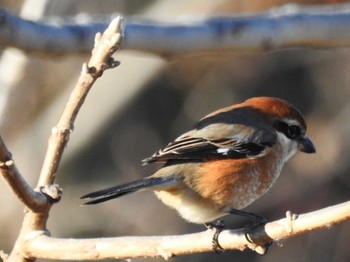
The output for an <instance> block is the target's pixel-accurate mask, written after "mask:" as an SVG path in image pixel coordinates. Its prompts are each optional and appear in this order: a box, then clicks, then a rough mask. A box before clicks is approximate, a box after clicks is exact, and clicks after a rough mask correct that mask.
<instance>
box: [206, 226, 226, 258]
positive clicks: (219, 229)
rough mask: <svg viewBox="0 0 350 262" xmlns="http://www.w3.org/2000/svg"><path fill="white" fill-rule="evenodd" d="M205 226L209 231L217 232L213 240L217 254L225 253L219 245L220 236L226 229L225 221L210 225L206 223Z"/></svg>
mask: <svg viewBox="0 0 350 262" xmlns="http://www.w3.org/2000/svg"><path fill="white" fill-rule="evenodd" d="M204 225H205V226H206V227H207V228H208V229H214V230H215V232H214V235H213V239H212V245H213V249H214V251H215V253H221V251H223V250H224V249H223V248H222V246H221V245H220V244H219V235H220V233H221V231H222V230H224V228H225V222H224V220H222V219H220V220H219V221H217V222H216V223H213V222H209V223H205V224H204Z"/></svg>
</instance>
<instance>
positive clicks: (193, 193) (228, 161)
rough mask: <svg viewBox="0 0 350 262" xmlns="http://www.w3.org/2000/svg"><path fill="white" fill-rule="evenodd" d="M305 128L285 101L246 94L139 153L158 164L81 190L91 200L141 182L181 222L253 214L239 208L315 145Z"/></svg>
mask: <svg viewBox="0 0 350 262" xmlns="http://www.w3.org/2000/svg"><path fill="white" fill-rule="evenodd" d="M306 129H307V125H306V122H305V120H304V117H303V116H302V114H301V113H300V111H299V110H298V109H296V108H295V107H294V106H293V105H291V104H290V103H288V102H287V101H285V100H282V99H279V98H273V97H253V98H250V99H247V100H245V101H244V102H242V103H239V104H235V105H232V106H228V107H225V108H222V109H219V110H217V111H215V112H213V113H210V114H208V115H206V116H205V117H203V118H202V119H200V120H199V121H198V122H197V124H195V125H194V126H193V128H192V129H191V130H190V131H188V132H186V133H184V134H182V135H181V136H179V137H178V138H176V139H175V140H174V141H172V142H170V143H169V144H168V145H167V146H165V147H164V148H163V149H161V150H159V151H158V152H156V153H154V154H153V155H152V156H150V157H148V158H146V159H144V160H143V161H142V163H143V164H144V165H147V164H151V163H161V164H163V166H162V167H161V168H160V169H159V170H158V171H156V172H155V173H154V174H152V175H150V176H148V177H145V178H142V179H139V180H136V181H132V182H128V183H125V184H122V185H117V186H113V187H110V188H107V189H103V190H99V191H95V192H92V193H89V194H86V195H84V196H82V197H81V198H82V199H84V200H85V201H87V202H86V203H84V205H92V204H98V203H101V202H105V201H108V200H111V199H114V198H118V197H121V196H123V195H126V194H130V193H134V192H136V191H141V190H146V189H147V190H151V191H153V192H154V193H155V195H156V196H157V197H158V198H159V199H160V200H161V201H162V202H163V203H164V204H165V205H167V206H169V207H170V208H173V209H175V210H176V211H177V212H178V213H179V214H180V216H181V217H182V218H184V219H185V220H186V221H188V222H192V223H195V224H205V225H213V224H212V222H213V221H215V220H216V219H219V218H222V217H224V216H226V215H228V214H236V215H240V216H244V217H247V218H249V219H251V220H254V221H259V220H260V219H262V217H261V216H259V215H256V214H254V213H250V212H246V211H243V210H242V209H244V208H245V207H247V206H248V205H250V204H251V203H253V202H254V201H256V200H257V199H258V198H260V197H261V196H262V195H264V194H265V193H266V192H267V191H268V190H269V189H270V188H271V186H272V185H273V184H274V182H275V181H276V179H277V178H278V177H279V175H280V173H281V170H282V167H283V165H284V164H285V163H286V162H287V160H288V159H290V158H291V157H292V156H293V155H295V154H296V153H297V152H298V151H301V152H304V153H308V154H310V153H315V152H316V149H315V146H314V144H313V142H312V141H311V140H310V139H309V138H308V136H307V135H306Z"/></svg>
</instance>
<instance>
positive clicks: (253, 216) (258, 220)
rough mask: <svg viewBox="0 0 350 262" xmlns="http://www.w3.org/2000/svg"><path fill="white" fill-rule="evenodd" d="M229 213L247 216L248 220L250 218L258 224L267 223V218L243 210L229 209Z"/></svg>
mask: <svg viewBox="0 0 350 262" xmlns="http://www.w3.org/2000/svg"><path fill="white" fill-rule="evenodd" d="M229 214H231V215H237V216H240V217H245V218H248V219H249V220H251V221H253V222H255V223H257V224H259V225H261V224H266V223H267V219H266V218H265V217H263V216H260V215H257V214H254V213H250V212H246V211H243V210H238V209H230V211H229Z"/></svg>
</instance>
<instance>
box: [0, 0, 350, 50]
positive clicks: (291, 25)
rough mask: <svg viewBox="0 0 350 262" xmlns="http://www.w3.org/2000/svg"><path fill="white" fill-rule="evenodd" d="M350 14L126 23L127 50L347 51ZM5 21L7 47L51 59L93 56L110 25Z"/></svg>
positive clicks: (275, 12)
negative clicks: (98, 36) (96, 42)
mask: <svg viewBox="0 0 350 262" xmlns="http://www.w3.org/2000/svg"><path fill="white" fill-rule="evenodd" d="M349 14H350V5H349V4H342V5H332V6H328V7H315V6H313V7H303V6H297V5H286V6H282V7H280V8H274V9H271V10H270V11H268V12H265V13H260V14H254V15H245V16H242V15H241V16H233V17H211V18H200V19H191V20H190V19H182V20H180V19H177V20H176V22H172V23H162V22H158V21H150V20H145V19H140V18H130V19H126V22H125V41H124V43H123V48H125V49H135V50H144V51H146V52H150V53H156V54H167V55H175V54H184V53H198V52H221V51H233V52H242V51H244V52H259V51H267V50H276V49H281V48H290V47H293V48H297V47H310V48H335V47H346V46H350V31H349V30H348V28H349V27H350V15H349ZM0 20H1V22H2V23H1V25H0V44H1V45H2V46H13V47H17V48H19V49H22V50H25V51H27V52H38V53H41V54H51V55H52V54H56V55H65V54H71V53H87V52H89V51H90V50H91V47H92V46H91V43H92V39H93V38H94V35H95V34H96V32H100V31H102V30H103V29H104V28H106V27H107V24H108V22H106V21H103V22H100V23H98V22H96V19H95V18H94V17H92V18H91V21H90V22H91V23H90V24H81V23H76V24H64V23H63V22H62V23H61V24H59V25H57V24H49V23H43V22H41V23H40V22H32V21H28V20H24V19H21V18H18V17H15V16H12V15H10V14H8V13H6V12H5V11H1V12H0ZM55 20H57V19H55ZM106 20H107V19H106Z"/></svg>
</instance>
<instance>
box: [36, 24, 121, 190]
mask: <svg viewBox="0 0 350 262" xmlns="http://www.w3.org/2000/svg"><path fill="white" fill-rule="evenodd" d="M120 31H121V19H120V18H116V19H115V20H114V21H112V22H111V24H110V25H109V27H108V29H107V30H106V31H105V33H104V34H103V35H101V34H97V35H96V38H95V47H94V49H93V50H92V56H91V59H90V61H89V63H88V65H86V64H84V65H83V68H82V72H81V74H80V77H79V80H78V82H77V84H76V86H75V87H74V89H73V91H72V93H71V95H70V97H69V99H68V102H67V104H66V106H65V108H64V110H63V113H62V115H61V118H60V119H59V121H58V123H57V125H56V126H55V127H54V128H53V129H52V134H51V136H50V138H49V142H48V148H47V151H46V155H45V159H44V163H43V167H42V170H41V173H40V178H39V182H38V187H42V186H46V185H52V184H53V183H54V181H55V174H56V172H57V168H58V165H59V163H60V161H61V158H62V154H63V151H64V149H65V147H66V145H67V143H68V140H69V137H70V134H71V132H72V131H73V129H74V121H75V119H76V116H77V114H78V112H79V110H80V108H81V106H82V104H83V103H84V100H85V97H86V96H87V94H88V92H89V91H90V89H91V87H92V85H93V84H94V82H95V81H96V79H97V78H98V77H100V76H101V75H102V73H103V71H104V70H106V69H108V68H111V67H115V66H117V65H118V63H116V62H115V61H113V59H111V55H112V54H113V53H114V52H115V51H116V50H117V49H118V48H119V46H120V44H121V34H120V33H119V32H120ZM116 32H118V33H116Z"/></svg>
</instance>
